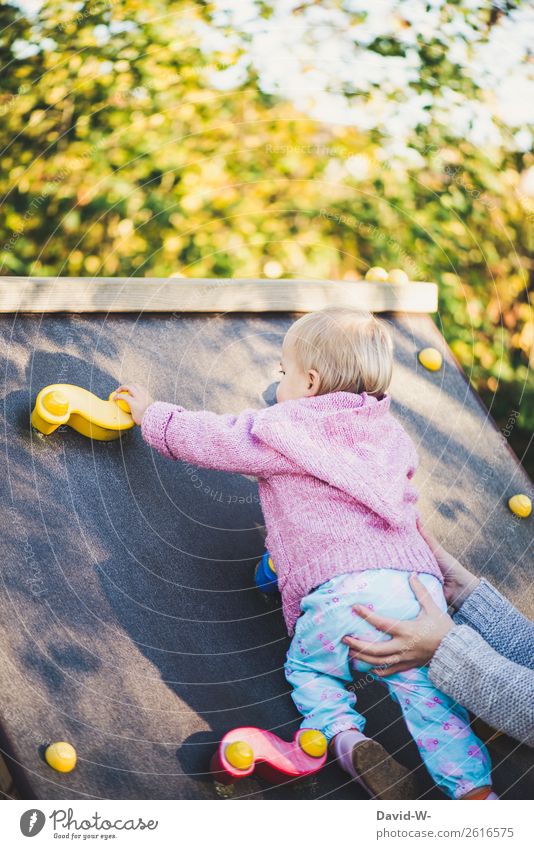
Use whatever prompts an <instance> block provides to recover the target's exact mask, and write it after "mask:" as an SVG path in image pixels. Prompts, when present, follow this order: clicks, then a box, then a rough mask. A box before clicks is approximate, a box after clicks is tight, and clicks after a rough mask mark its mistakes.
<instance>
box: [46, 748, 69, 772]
mask: <svg viewBox="0 0 534 849" xmlns="http://www.w3.org/2000/svg"><path fill="white" fill-rule="evenodd" d="M45 760H46V762H47V764H48V765H49V766H51V767H52V769H55V770H57V771H58V772H71V771H72V770H73V769H74V767H75V766H76V749H75V748H74V746H71V744H70V743H65V741H61V742H59V743H51V744H50V746H48V748H47V750H46V752H45Z"/></svg>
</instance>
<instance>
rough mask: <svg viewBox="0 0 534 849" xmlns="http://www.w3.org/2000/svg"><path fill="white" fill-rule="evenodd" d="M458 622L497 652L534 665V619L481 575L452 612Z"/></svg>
mask: <svg viewBox="0 0 534 849" xmlns="http://www.w3.org/2000/svg"><path fill="white" fill-rule="evenodd" d="M453 619H454V621H455V622H456V624H458V625H469V626H470V627H471V628H474V630H475V631H478V633H479V634H480V635H481V636H482V637H483V638H484V639H485V641H486V642H487V643H489V644H490V646H492V647H493V648H494V649H495V650H496V651H498V652H499V654H502V655H504V657H507V658H508V659H509V660H513V661H514V662H515V663H519V664H520V665H521V666H528V668H529V669H534V622H531V621H530V619H526V618H525V617H524V616H523V615H522V614H521V613H519V611H518V610H516V609H515V607H514V606H513V604H512V603H511V602H509V601H508V599H507V598H505V597H504V596H503V595H501V593H500V592H499V591H498V590H497V589H495V587H494V586H493V585H492V584H490V583H488V581H486V580H485V579H484V578H482V580H481V581H480V584H479V585H478V587H477V588H476V589H475V590H473V592H472V593H471V595H469V596H468V597H467V599H466V600H465V601H464V603H463V604H462V606H461V607H460V609H459V610H458V611H457V612H456V613H455V614H454V616H453Z"/></svg>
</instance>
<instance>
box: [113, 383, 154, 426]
mask: <svg viewBox="0 0 534 849" xmlns="http://www.w3.org/2000/svg"><path fill="white" fill-rule="evenodd" d="M119 399H122V400H123V401H126V403H127V404H128V406H129V408H130V411H131V413H132V418H133V420H134V422H135V423H136V425H140V424H141V422H142V420H143V415H144V412H145V410H146V408H147V407H150V405H151V404H153V403H154V399H153V398H152V397H151V396H150V395H149V393H148V391H147V390H146V389H145V388H144V386H140V385H139V384H138V383H124V384H122V385H121V386H119V387H117V389H116V390H115V392H114V393H113V396H112V400H113V401H118V400H119Z"/></svg>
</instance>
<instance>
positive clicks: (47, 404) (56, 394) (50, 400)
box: [42, 389, 69, 416]
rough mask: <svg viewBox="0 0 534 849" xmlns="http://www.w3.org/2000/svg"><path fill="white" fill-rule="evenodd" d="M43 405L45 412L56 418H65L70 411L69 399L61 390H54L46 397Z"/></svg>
mask: <svg viewBox="0 0 534 849" xmlns="http://www.w3.org/2000/svg"><path fill="white" fill-rule="evenodd" d="M42 403H43V407H44V408H45V410H46V411H47V412H48V413H52V414H53V415H54V416H64V415H65V413H66V412H67V410H68V409H69V399H68V398H67V396H66V395H65V393H64V392H61V390H59V389H53V390H52V392H49V393H48V394H47V395H45V396H44V398H43V402H42Z"/></svg>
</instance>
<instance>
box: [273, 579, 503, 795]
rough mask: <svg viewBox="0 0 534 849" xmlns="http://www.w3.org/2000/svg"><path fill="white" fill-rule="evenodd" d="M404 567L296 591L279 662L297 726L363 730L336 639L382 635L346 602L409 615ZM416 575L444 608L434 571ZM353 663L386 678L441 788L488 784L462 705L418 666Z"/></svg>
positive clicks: (413, 604) (344, 650)
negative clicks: (379, 670)
mask: <svg viewBox="0 0 534 849" xmlns="http://www.w3.org/2000/svg"><path fill="white" fill-rule="evenodd" d="M409 574H410V573H409V572H401V571H398V570H394V569H371V570H367V571H365V572H355V573H351V574H348V575H340V576H339V577H336V578H333V579H332V580H330V581H327V582H326V583H324V584H322V585H321V586H320V587H318V588H317V589H316V590H314V591H313V592H311V593H309V594H308V595H307V596H305V598H303V599H302V601H301V610H302V614H301V616H300V617H299V619H298V620H297V624H296V627H295V635H294V637H293V640H292V642H291V645H290V647H289V651H288V653H287V661H286V665H285V674H286V678H287V680H288V681H289V683H290V684H291V686H292V687H293V701H294V702H295V704H296V706H297V709H298V710H299V712H300V713H301V714H302V715H303V717H304V721H303V722H302V726H301V727H302V728H317V729H319V730H321V731H322V732H323V733H324V734H325V736H326V737H327V738H328V739H330V738H332V737H333V736H334V735H335V734H337V733H338V732H339V731H344V730H346V729H349V728H357V729H358V730H359V731H363V729H364V727H365V718H364V717H363V716H362V715H361V714H360V713H358V711H357V709H356V696H355V694H354V692H352V691H351V690H349V689H347V688H346V685H347V684H349V683H351V682H352V681H353V676H352V674H351V668H350V660H349V656H348V652H349V649H348V646H346V645H345V643H343V642H341V640H342V638H343V637H344V636H345V635H346V634H353V635H354V636H356V637H361V638H362V639H365V640H388V639H390V637H389V636H388V635H387V634H384V633H382V632H380V631H377V630H376V629H375V628H374V627H373V626H372V625H370V624H369V623H368V622H366V621H365V620H364V619H361V617H359V616H357V615H356V614H355V613H354V612H353V610H352V606H353V605H354V604H361V605H365V606H367V607H368V608H370V609H371V610H375V609H376V612H377V613H379V614H380V615H381V616H386V617H389V618H393V619H413V618H415V617H416V616H417V614H418V613H419V610H420V607H419V602H418V601H417V599H416V598H415V596H414V594H413V592H412V589H411V587H410V584H409V582H408V578H409ZM419 579H420V581H421V582H422V583H423V584H424V585H425V586H426V588H427V589H428V591H429V592H430V593H431V595H432V597H433V598H434V601H435V602H436V603H437V604H438V605H439V606H440V607H441V609H442V610H444V611H445V610H446V609H447V603H446V601H445V597H444V595H443V591H442V588H441V584H440V582H439V581H438V579H437V578H435V577H434V576H433V575H428V574H420V575H419ZM353 668H354V669H355V670H356V671H357V672H365V673H367V675H369V677H370V678H374V679H375V680H383V682H384V683H385V684H386V685H387V687H388V689H389V693H390V695H391V697H392V698H393V699H395V700H396V701H397V702H398V703H399V705H400V708H401V710H402V714H403V717H404V720H405V722H406V725H407V727H408V730H409V732H410V734H411V735H412V737H413V738H414V740H415V742H416V743H417V746H418V747H419V751H420V753H421V758H422V759H423V762H424V763H425V766H426V768H427V769H428V771H429V773H430V774H431V776H432V778H433V779H434V781H435V783H436V784H437V785H438V786H439V787H440V788H441V789H442V790H443V792H444V793H446V794H447V795H448V796H450V797H451V798H455V799H457V798H460V797H461V796H464V795H465V794H466V793H468V792H469V791H470V790H474V789H475V788H477V787H483V786H485V785H490V784H491V764H490V759H489V755H488V752H487V750H486V747H485V746H484V744H483V743H482V742H481V741H480V740H479V739H478V738H477V737H476V736H475V735H474V734H473V732H472V730H471V728H470V726H469V717H468V714H467V711H466V710H465V708H463V707H461V705H459V704H458V703H457V702H454V701H453V700H452V699H450V698H449V697H448V696H446V695H445V694H444V693H441V692H440V691H439V690H437V689H436V688H435V687H434V685H433V684H432V682H431V681H430V679H429V677H428V670H427V668H426V667H423V668H419V669H409V670H407V671H406V672H399V673H395V674H394V675H391V676H388V677H387V678H385V679H379V678H377V676H376V675H374V673H372V672H370V671H369V670H370V669H371V666H370V665H369V664H366V663H361V662H359V661H356V662H355V663H354V666H353Z"/></svg>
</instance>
